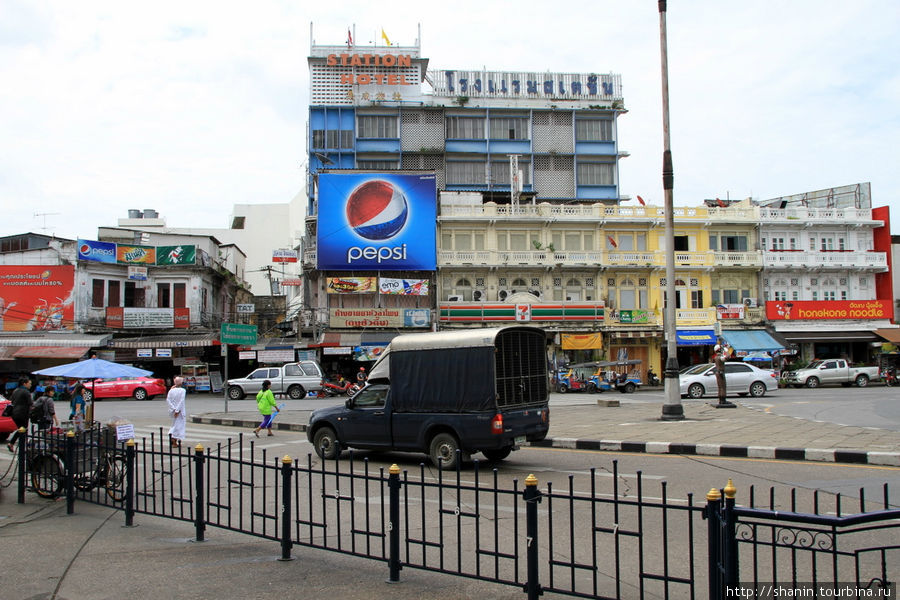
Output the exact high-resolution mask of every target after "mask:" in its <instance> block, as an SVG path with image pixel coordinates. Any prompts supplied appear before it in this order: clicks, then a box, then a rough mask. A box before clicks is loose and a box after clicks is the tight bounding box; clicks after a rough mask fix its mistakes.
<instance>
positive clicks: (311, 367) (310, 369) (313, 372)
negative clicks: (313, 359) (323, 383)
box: [300, 362, 319, 377]
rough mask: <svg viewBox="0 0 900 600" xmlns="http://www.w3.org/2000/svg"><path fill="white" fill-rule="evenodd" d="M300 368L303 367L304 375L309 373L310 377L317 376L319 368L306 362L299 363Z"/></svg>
mask: <svg viewBox="0 0 900 600" xmlns="http://www.w3.org/2000/svg"><path fill="white" fill-rule="evenodd" d="M300 368H301V369H303V374H304V375H310V376H312V377H318V376H319V370H318V369H316V365H314V364H312V363H308V362H305V363H300Z"/></svg>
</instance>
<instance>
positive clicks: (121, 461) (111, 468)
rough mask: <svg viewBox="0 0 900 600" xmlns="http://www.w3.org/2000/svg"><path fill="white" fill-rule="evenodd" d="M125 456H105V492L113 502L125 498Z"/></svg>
mask: <svg viewBox="0 0 900 600" xmlns="http://www.w3.org/2000/svg"><path fill="white" fill-rule="evenodd" d="M125 468H126V465H125V457H124V456H112V457H108V458H106V493H107V494H108V495H109V497H110V498H112V499H113V501H115V502H121V501H122V500H124V499H125Z"/></svg>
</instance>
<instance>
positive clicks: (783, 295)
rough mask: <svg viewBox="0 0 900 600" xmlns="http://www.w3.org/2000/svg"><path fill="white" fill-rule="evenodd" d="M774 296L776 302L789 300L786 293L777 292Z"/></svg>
mask: <svg viewBox="0 0 900 600" xmlns="http://www.w3.org/2000/svg"><path fill="white" fill-rule="evenodd" d="M774 296H775V300H776V301H779V300H787V293H785V292H775V293H774Z"/></svg>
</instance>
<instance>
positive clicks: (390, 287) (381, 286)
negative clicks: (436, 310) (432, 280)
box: [378, 277, 428, 296]
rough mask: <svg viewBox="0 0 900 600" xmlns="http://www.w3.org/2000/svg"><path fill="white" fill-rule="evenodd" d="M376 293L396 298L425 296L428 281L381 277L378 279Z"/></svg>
mask: <svg viewBox="0 0 900 600" xmlns="http://www.w3.org/2000/svg"><path fill="white" fill-rule="evenodd" d="M378 291H379V292H381V293H382V294H394V295H398V296H427V295H428V280H427V279H393V278H390V277H381V278H379V279H378Z"/></svg>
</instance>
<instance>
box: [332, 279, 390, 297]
mask: <svg viewBox="0 0 900 600" xmlns="http://www.w3.org/2000/svg"><path fill="white" fill-rule="evenodd" d="M325 290H326V291H327V292H328V293H329V294H374V293H375V292H376V291H378V288H377V287H376V286H375V278H374V277H328V281H327V284H326V287H325Z"/></svg>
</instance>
